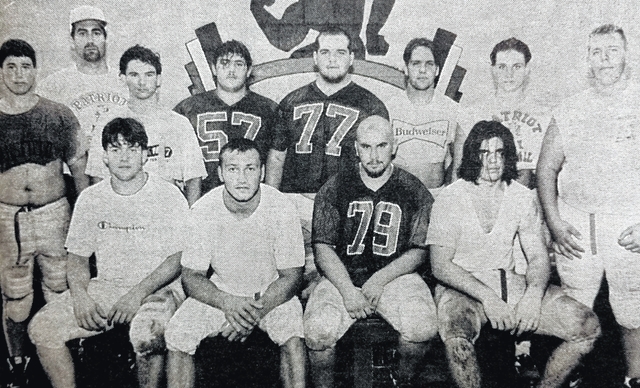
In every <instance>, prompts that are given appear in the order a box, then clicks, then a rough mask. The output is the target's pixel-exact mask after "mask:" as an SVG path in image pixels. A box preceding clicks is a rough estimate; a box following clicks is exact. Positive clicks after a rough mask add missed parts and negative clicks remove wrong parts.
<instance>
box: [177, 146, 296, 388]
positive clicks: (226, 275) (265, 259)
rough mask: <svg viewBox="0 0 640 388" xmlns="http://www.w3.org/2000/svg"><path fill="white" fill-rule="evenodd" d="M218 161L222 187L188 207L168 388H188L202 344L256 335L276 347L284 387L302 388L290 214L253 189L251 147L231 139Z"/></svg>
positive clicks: (257, 186)
mask: <svg viewBox="0 0 640 388" xmlns="http://www.w3.org/2000/svg"><path fill="white" fill-rule="evenodd" d="M219 156H220V165H219V166H218V174H219V178H220V181H221V182H223V185H222V186H219V187H217V188H215V189H213V190H211V191H210V192H209V193H207V194H205V195H204V196H203V197H202V198H201V199H200V200H199V201H198V202H197V203H196V204H195V205H194V206H193V207H192V210H191V214H192V216H191V219H190V224H191V225H195V226H197V229H196V230H188V231H187V234H186V235H185V238H186V239H187V248H185V251H184V253H183V257H182V265H183V269H182V279H183V280H182V281H183V285H184V287H185V291H186V292H187V294H188V295H189V298H188V299H187V300H186V301H185V303H184V304H183V305H182V306H181V307H180V309H178V311H177V312H176V314H175V316H174V317H173V318H172V319H171V321H170V322H169V325H168V326H167V331H166V340H167V348H168V349H169V365H168V368H169V369H168V386H169V387H170V388H176V387H185V388H187V387H193V384H194V382H195V381H194V380H195V368H194V363H193V355H194V354H195V352H196V348H197V347H198V345H199V344H200V341H202V340H203V339H204V338H206V337H208V336H211V335H214V336H215V335H222V336H223V337H225V338H227V339H228V340H229V341H238V340H243V339H244V338H245V337H246V336H248V335H249V334H250V333H251V332H252V331H253V330H254V329H256V328H259V329H260V330H263V331H265V332H266V333H267V334H268V335H269V338H271V340H272V341H273V342H275V343H276V344H278V345H279V346H280V349H281V358H280V360H281V364H282V365H281V368H280V370H281V378H282V382H283V385H284V387H286V388H292V387H298V388H299V387H304V386H305V378H306V373H305V370H306V368H305V359H306V354H305V348H304V344H303V342H302V339H303V338H304V329H303V326H302V305H301V304H300V301H299V300H298V297H297V296H295V295H296V292H297V291H298V289H299V287H300V284H301V282H302V271H303V265H304V249H303V245H302V244H303V243H302V232H301V230H300V226H299V224H298V218H297V216H296V210H295V207H294V205H293V203H291V202H290V201H289V200H288V199H287V197H286V196H284V195H283V194H282V193H280V192H279V191H278V190H276V189H274V188H273V187H270V186H267V185H265V184H262V183H260V182H261V181H262V179H264V164H263V162H262V158H261V157H260V153H259V151H258V146H257V144H256V143H255V142H253V141H251V140H249V139H244V138H236V139H233V140H230V141H229V142H228V143H227V144H226V145H225V146H224V147H222V149H221V150H220V155H219ZM209 266H211V267H212V268H213V275H212V276H211V279H207V278H206V273H207V270H208V269H209Z"/></svg>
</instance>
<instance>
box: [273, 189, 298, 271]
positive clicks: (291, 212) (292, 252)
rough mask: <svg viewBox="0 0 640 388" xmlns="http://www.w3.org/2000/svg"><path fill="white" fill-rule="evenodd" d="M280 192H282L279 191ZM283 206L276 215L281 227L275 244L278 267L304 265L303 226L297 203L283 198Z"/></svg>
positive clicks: (285, 267)
mask: <svg viewBox="0 0 640 388" xmlns="http://www.w3.org/2000/svg"><path fill="white" fill-rule="evenodd" d="M277 194H280V193H277ZM282 202H283V204H282V206H280V209H278V210H277V212H276V213H274V215H276V216H277V217H279V224H280V225H279V228H278V233H276V241H275V244H274V256H275V260H276V268H277V269H287V268H296V267H302V266H304V260H305V258H304V240H303V237H302V228H301V227H300V220H299V218H298V214H297V210H296V207H295V205H294V204H293V203H292V202H291V201H290V200H289V199H288V198H282Z"/></svg>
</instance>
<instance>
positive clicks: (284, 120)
mask: <svg viewBox="0 0 640 388" xmlns="http://www.w3.org/2000/svg"><path fill="white" fill-rule="evenodd" d="M285 105H286V99H285V100H283V101H282V103H281V104H280V105H279V106H278V109H277V111H276V119H275V127H274V131H273V140H272V142H271V148H272V149H274V150H276V151H286V150H287V148H289V141H290V140H289V136H290V134H289V124H290V118H289V115H288V114H287V110H286V108H285Z"/></svg>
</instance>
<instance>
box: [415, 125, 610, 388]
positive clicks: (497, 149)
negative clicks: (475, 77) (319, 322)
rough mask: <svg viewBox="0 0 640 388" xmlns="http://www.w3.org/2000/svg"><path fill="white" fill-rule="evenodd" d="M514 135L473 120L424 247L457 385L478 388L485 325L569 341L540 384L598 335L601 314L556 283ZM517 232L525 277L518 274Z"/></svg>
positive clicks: (556, 376)
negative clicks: (521, 179) (479, 343)
mask: <svg viewBox="0 0 640 388" xmlns="http://www.w3.org/2000/svg"><path fill="white" fill-rule="evenodd" d="M516 163H517V154H516V146H515V143H514V141H513V135H512V134H511V132H510V131H509V129H508V128H507V127H505V126H504V125H502V124H500V123H498V122H496V121H480V122H478V123H477V124H476V125H474V126H473V128H472V129H471V132H470V133H469V136H468V137H467V140H466V141H465V144H464V151H463V155H462V164H461V166H460V174H459V175H460V177H461V179H458V180H457V181H456V182H454V183H452V184H451V185H449V186H447V187H446V188H445V189H444V190H443V191H442V193H441V195H440V196H438V198H437V199H436V201H435V203H434V206H433V211H432V213H431V224H430V225H429V232H428V237H427V244H428V245H430V249H431V251H430V252H431V266H432V269H433V274H434V275H435V277H436V278H438V280H440V282H442V284H441V285H438V287H437V288H436V298H435V299H436V304H437V306H438V331H439V333H440V337H441V338H442V340H443V342H444V344H445V348H446V352H447V358H448V360H449V366H450V369H451V373H452V375H453V378H454V380H455V382H456V384H457V385H458V386H459V387H464V388H467V387H478V388H479V387H480V386H481V376H480V371H479V368H478V362H477V359H476V353H475V350H474V347H473V346H474V343H475V341H476V340H477V339H478V336H479V335H480V330H481V328H482V326H484V325H485V324H486V323H487V322H490V323H491V326H492V327H493V328H494V329H498V330H504V331H509V332H510V333H511V334H516V335H520V334H522V333H526V332H536V333H538V334H545V335H552V336H555V337H558V338H560V339H562V340H563V342H562V343H561V344H560V346H558V348H556V349H555V351H554V352H553V354H552V355H551V357H550V358H549V361H548V363H547V366H546V369H545V373H544V376H543V377H542V380H541V381H540V384H539V385H538V386H539V387H545V388H546V387H560V386H561V385H562V383H563V382H564V381H565V379H566V378H567V376H568V375H569V373H570V372H571V370H572V369H573V368H575V367H576V366H577V365H578V363H579V362H580V359H581V358H582V357H583V356H584V355H586V354H587V353H589V352H590V351H591V350H592V349H593V345H594V343H595V341H596V339H597V337H598V336H599V334H600V325H599V322H598V318H597V316H596V315H595V314H594V313H593V312H592V311H591V310H590V309H589V308H588V307H586V306H584V305H582V304H581V303H579V302H577V301H576V300H574V299H572V298H570V297H569V296H567V295H565V294H564V292H563V290H562V289H561V288H559V287H557V286H553V285H551V286H549V285H548V283H549V273H550V263H549V257H548V254H547V249H546V246H545V244H544V238H543V236H542V216H541V211H540V209H539V205H538V203H537V200H536V196H535V193H534V192H533V191H531V190H529V189H527V188H526V187H524V186H522V185H521V184H520V183H518V182H516V181H515V178H516V177H517V170H516ZM516 235H519V236H520V242H521V244H522V249H523V250H524V253H525V256H526V259H527V261H528V268H527V271H526V274H524V275H520V274H517V273H516V272H515V271H514V266H515V264H514V260H513V256H512V251H513V249H514V239H515V237H516Z"/></svg>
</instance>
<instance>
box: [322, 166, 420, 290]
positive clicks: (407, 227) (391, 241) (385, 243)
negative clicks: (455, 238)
mask: <svg viewBox="0 0 640 388" xmlns="http://www.w3.org/2000/svg"><path fill="white" fill-rule="evenodd" d="M432 203H433V197H432V196H431V194H430V193H429V191H428V190H427V188H426V187H425V186H424V185H423V184H422V182H420V180H419V179H418V178H416V177H415V176H413V175H411V174H410V173H408V172H406V171H404V170H402V169H401V168H399V167H395V166H394V171H393V173H392V174H391V177H390V178H389V180H388V181H387V182H386V183H385V184H384V185H383V186H382V187H381V188H379V189H378V190H377V191H372V190H371V189H369V188H368V187H367V186H365V184H364V183H363V182H362V179H361V178H360V175H359V166H358V165H355V167H352V168H350V169H344V170H343V171H342V172H341V173H339V174H337V175H335V176H333V177H331V178H330V179H329V180H328V181H327V183H325V184H324V185H323V186H322V188H321V189H320V191H319V192H318V194H317V195H316V198H315V203H314V210H313V229H312V242H313V243H322V244H328V245H332V246H335V250H336V253H337V255H338V257H340V260H342V262H343V263H344V265H345V267H346V268H347V271H348V272H349V276H350V277H351V281H352V282H353V284H354V285H355V286H357V287H360V286H362V285H363V284H364V283H365V282H366V281H367V279H369V277H371V275H373V274H374V273H375V272H376V271H378V270H380V269H381V268H383V267H385V266H386V265H387V264H389V263H390V262H392V261H393V260H395V259H396V258H398V257H399V256H401V255H402V254H403V253H404V252H406V251H407V250H409V249H411V248H426V245H425V241H426V238H427V227H428V226H429V216H430V213H431V205H432Z"/></svg>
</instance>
